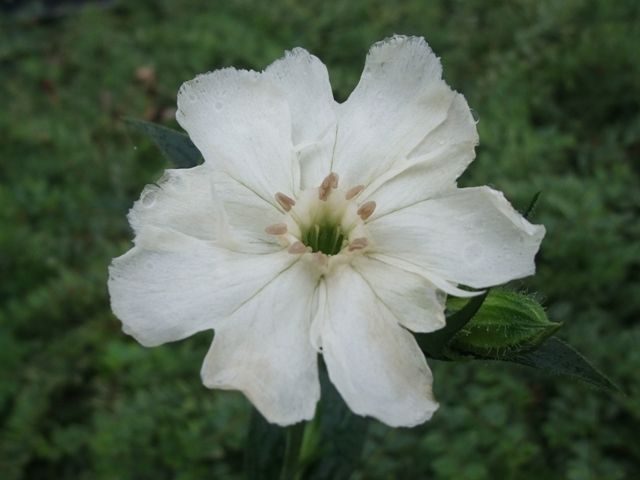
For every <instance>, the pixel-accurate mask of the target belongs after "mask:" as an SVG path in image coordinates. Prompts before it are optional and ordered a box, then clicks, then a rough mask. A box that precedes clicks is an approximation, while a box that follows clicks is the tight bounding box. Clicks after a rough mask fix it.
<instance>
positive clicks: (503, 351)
mask: <svg viewBox="0 0 640 480" xmlns="http://www.w3.org/2000/svg"><path fill="white" fill-rule="evenodd" d="M458 302H459V300H457V299H455V300H453V304H454V306H455V305H456V304H457V303H458ZM561 325H562V324H560V323H555V322H551V321H550V320H549V319H548V318H547V315H546V313H545V311H544V309H543V308H542V306H541V305H540V304H539V303H538V302H537V301H536V300H535V299H534V298H532V297H531V296H527V295H524V294H521V293H517V292H512V291H506V290H491V291H490V292H489V294H488V295H487V298H486V299H485V300H484V302H483V303H482V306H481V307H480V309H479V310H478V311H477V313H476V314H475V315H474V316H473V318H472V319H471V320H470V321H469V322H468V323H467V324H466V325H465V326H464V327H463V328H462V329H460V330H459V331H458V332H457V333H456V334H455V336H454V337H453V338H452V339H451V341H450V343H449V344H448V348H447V356H448V357H449V358H455V357H460V356H474V357H481V358H487V359H501V358H504V357H506V356H511V355H515V354H518V353H522V352H526V351H529V350H534V349H535V348H536V347H538V346H539V345H540V344H542V342H544V341H545V340H546V339H547V338H549V337H550V336H551V335H553V334H554V333H555V332H556V331H557V330H558V329H559V328H560V326H561Z"/></svg>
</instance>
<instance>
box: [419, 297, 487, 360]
mask: <svg viewBox="0 0 640 480" xmlns="http://www.w3.org/2000/svg"><path fill="white" fill-rule="evenodd" d="M487 294H488V292H485V293H483V294H482V295H478V296H477V297H473V298H472V299H471V300H468V301H467V303H466V305H464V307H462V308H460V309H458V310H457V311H456V312H454V313H452V314H450V315H447V324H446V325H445V326H444V328H441V329H440V330H436V331H435V332H432V333H419V334H416V340H417V341H418V345H419V346H420V348H421V349H422V351H423V352H424V353H425V355H426V356H427V357H429V358H435V359H438V360H447V359H448V358H447V356H446V352H447V347H448V345H449V343H450V342H451V340H453V337H454V336H455V335H456V334H457V333H458V332H459V331H460V329H462V328H463V327H464V326H465V325H466V324H467V323H468V322H469V321H470V320H471V318H473V316H474V315H475V314H476V312H477V311H478V309H479V308H480V307H481V306H482V304H483V302H484V300H485V298H486V297H487Z"/></svg>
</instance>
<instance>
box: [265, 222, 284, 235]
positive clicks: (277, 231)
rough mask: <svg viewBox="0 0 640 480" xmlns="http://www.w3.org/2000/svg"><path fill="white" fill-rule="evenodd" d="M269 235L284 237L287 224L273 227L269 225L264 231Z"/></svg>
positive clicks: (278, 224) (276, 224)
mask: <svg viewBox="0 0 640 480" xmlns="http://www.w3.org/2000/svg"><path fill="white" fill-rule="evenodd" d="M264 231H265V232H267V233H268V234H269V235H284V234H285V233H287V224H286V223H275V224H273V225H269V226H268V227H267V228H265V229H264Z"/></svg>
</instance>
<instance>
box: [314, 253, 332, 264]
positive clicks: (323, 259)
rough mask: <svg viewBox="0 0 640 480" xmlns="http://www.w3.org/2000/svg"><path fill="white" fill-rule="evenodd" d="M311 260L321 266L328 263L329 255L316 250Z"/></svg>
mask: <svg viewBox="0 0 640 480" xmlns="http://www.w3.org/2000/svg"><path fill="white" fill-rule="evenodd" d="M313 260H314V261H315V262H316V263H318V265H320V266H321V267H326V266H327V265H329V257H328V256H327V255H325V254H324V253H322V252H316V253H314V254H313Z"/></svg>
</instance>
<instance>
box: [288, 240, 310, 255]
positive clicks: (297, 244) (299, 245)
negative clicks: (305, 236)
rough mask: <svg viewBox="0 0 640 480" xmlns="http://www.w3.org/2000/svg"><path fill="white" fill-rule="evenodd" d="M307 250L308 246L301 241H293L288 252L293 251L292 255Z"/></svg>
mask: <svg viewBox="0 0 640 480" xmlns="http://www.w3.org/2000/svg"><path fill="white" fill-rule="evenodd" d="M307 251H308V247H307V246H306V245H305V244H304V243H302V242H295V243H294V244H293V245H291V246H290V247H289V250H288V252H289V253H293V254H294V255H298V254H301V253H306V252H307Z"/></svg>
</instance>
